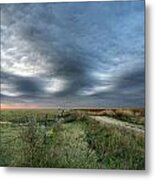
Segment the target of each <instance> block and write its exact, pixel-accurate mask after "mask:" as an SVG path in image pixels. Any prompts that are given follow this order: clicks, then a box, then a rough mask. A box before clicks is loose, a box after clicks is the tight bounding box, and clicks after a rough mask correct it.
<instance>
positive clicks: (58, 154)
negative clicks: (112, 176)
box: [0, 110, 145, 169]
mask: <svg viewBox="0 0 155 180" xmlns="http://www.w3.org/2000/svg"><path fill="white" fill-rule="evenodd" d="M46 113H48V117H55V115H56V114H57V112H56V111H46ZM2 115H3V118H2V120H3V121H4V122H11V123H10V124H7V123H6V124H5V123H4V124H0V135H1V137H0V138H1V139H0V140H1V146H0V154H1V156H0V165H1V166H16V167H53V168H94V169H98V168H102V169H144V168H145V159H144V153H145V152H144V151H145V148H144V145H145V144H144V134H143V133H137V132H134V131H130V130H127V129H124V128H122V127H119V126H114V125H110V124H105V125H101V124H100V123H99V122H96V121H95V120H93V119H91V118H89V117H87V116H84V115H83V114H80V113H79V112H77V113H76V112H71V116H70V117H71V118H66V119H64V120H63V121H62V122H59V123H53V124H51V123H50V124H49V123H48V126H47V129H46V131H45V128H44V127H43V126H42V124H40V120H41V119H43V118H44V117H45V116H44V115H45V111H24V110H22V111H21V110H20V111H6V110H5V111H2ZM25 116H30V117H35V118H36V120H37V121H36V122H35V123H34V124H31V123H29V124H28V125H27V126H23V124H21V125H20V123H21V122H27V121H28V120H27V121H25V120H23V119H24V118H25ZM66 117H68V116H66ZM43 120H44V119H43ZM45 132H46V134H45Z"/></svg>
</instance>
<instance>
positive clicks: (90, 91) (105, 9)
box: [1, 0, 144, 107]
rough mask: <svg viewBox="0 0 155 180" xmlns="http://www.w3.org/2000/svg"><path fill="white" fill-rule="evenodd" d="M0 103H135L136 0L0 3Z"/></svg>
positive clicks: (139, 14)
mask: <svg viewBox="0 0 155 180" xmlns="http://www.w3.org/2000/svg"><path fill="white" fill-rule="evenodd" d="M1 104H2V107H25V106H26V107H64V106H65V107H143V106H144V2H143V1H142V0H137V1H125V2H121V1H119V2H116V1H115V2H89V3H86V2H82V3H42V4H3V5H2V6H1Z"/></svg>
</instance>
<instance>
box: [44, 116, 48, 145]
mask: <svg viewBox="0 0 155 180" xmlns="http://www.w3.org/2000/svg"><path fill="white" fill-rule="evenodd" d="M47 118H48V114H45V124H44V125H45V134H44V144H46V131H47Z"/></svg>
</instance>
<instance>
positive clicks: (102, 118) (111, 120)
mask: <svg viewBox="0 0 155 180" xmlns="http://www.w3.org/2000/svg"><path fill="white" fill-rule="evenodd" d="M90 117H91V118H92V119H95V120H96V121H99V122H100V123H102V124H105V123H107V124H113V125H117V126H122V127H124V128H126V129H130V130H133V131H136V132H139V133H144V128H143V127H142V126H139V125H135V124H132V123H128V122H123V121H120V120H118V119H114V118H111V117H107V116H90Z"/></svg>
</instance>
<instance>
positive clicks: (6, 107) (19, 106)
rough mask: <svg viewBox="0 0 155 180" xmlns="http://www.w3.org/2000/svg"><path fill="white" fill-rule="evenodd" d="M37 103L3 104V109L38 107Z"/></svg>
mask: <svg viewBox="0 0 155 180" xmlns="http://www.w3.org/2000/svg"><path fill="white" fill-rule="evenodd" d="M37 108H39V106H37V105H35V104H1V109H2V110H3V109H37Z"/></svg>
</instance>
